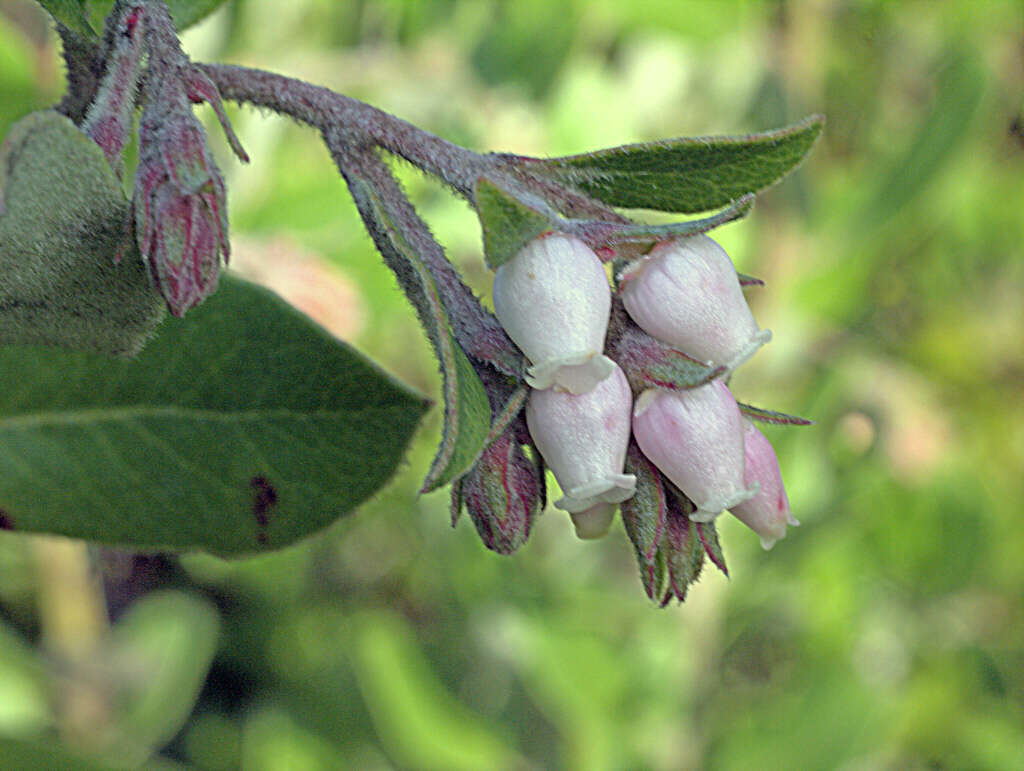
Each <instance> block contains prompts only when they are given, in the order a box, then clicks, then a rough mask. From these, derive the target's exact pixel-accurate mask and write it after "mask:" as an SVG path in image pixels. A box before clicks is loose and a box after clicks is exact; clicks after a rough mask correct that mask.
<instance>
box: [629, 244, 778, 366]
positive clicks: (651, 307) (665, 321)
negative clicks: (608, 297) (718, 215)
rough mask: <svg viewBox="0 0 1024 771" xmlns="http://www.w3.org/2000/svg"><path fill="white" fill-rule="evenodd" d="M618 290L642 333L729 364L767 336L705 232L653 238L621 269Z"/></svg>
mask: <svg viewBox="0 0 1024 771" xmlns="http://www.w3.org/2000/svg"><path fill="white" fill-rule="evenodd" d="M619 292H620V294H621V296H622V304H623V305H624V306H625V307H626V310H627V311H628V313H629V315H630V316H631V317H632V318H633V321H635V322H636V323H637V325H638V326H640V327H641V328H642V329H643V330H644V331H645V332H647V334H649V335H651V336H652V337H656V338H658V339H659V340H661V341H663V342H666V343H668V344H669V345H671V346H672V347H673V348H677V349H678V350H680V351H682V352H683V353H686V354H689V355H690V356H693V357H695V358H697V359H700V360H701V361H705V362H708V363H709V364H711V365H714V366H719V365H725V366H726V367H727V368H728V369H730V370H733V369H735V368H736V367H738V366H739V365H740V364H742V363H743V362H745V361H746V360H747V359H749V358H750V357H751V356H753V355H754V352H755V351H757V349H758V348H760V347H761V346H762V345H764V344H765V343H766V342H768V340H770V339H771V332H770V331H768V330H759V329H758V327H757V322H755V321H754V317H753V316H752V315H751V313H750V308H749V307H747V301H746V299H745V298H744V297H743V290H742V289H741V288H740V282H739V278H738V277H737V276H736V269H735V268H734V267H733V264H732V261H731V260H730V259H729V255H728V254H726V253H725V250H724V249H722V247H720V246H719V245H718V244H717V243H715V242H714V241H712V240H711V239H710V238H709V237H708V236H705V235H699V236H690V237H687V238H678V239H675V240H674V241H666V242H664V243H661V244H658V246H656V247H654V249H652V250H651V253H650V254H649V255H647V257H645V258H644V259H642V260H638V261H637V262H635V263H633V264H632V265H631V266H629V267H628V268H627V269H626V270H625V271H624V272H623V274H622V276H621V280H620V285H619Z"/></svg>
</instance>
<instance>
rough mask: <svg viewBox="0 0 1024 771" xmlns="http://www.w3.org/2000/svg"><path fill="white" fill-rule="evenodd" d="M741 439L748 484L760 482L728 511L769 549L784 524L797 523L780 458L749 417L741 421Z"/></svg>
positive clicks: (781, 533) (780, 533)
mask: <svg viewBox="0 0 1024 771" xmlns="http://www.w3.org/2000/svg"><path fill="white" fill-rule="evenodd" d="M743 422H744V423H745V424H746V425H745V427H744V428H745V430H744V434H743V442H744V446H745V449H746V475H745V480H746V483H747V484H748V485H753V484H758V485H760V488H761V489H760V491H759V492H758V493H757V495H755V496H754V497H753V498H751V499H750V500H748V501H744V502H743V503H740V504H738V505H736V506H733V507H732V508H731V509H730V511H731V512H732V513H733V515H734V516H735V517H736V518H737V519H738V520H740V522H742V523H743V524H745V525H746V526H747V527H749V528H750V529H751V530H753V531H754V532H755V533H757V534H758V535H759V536H761V546H763V547H764V548H765V549H770V548H772V546H774V545H775V542H776V541H777V540H779V539H780V538H785V537H786V525H787V524H789V525H799V524H800V523H799V522H797V521H796V519H794V517H793V514H792V512H791V511H790V510H789V497H788V496H787V495H786V488H785V487H784V486H783V484H782V472H781V471H779V460H778V458H777V457H776V456H775V450H774V449H773V448H772V445H771V442H769V441H768V439H767V437H765V435H764V434H762V433H761V432H760V431H759V430H758V429H757V427H756V426H755V425H754V424H753V423H751V422H750V421H749V420H744V421H743Z"/></svg>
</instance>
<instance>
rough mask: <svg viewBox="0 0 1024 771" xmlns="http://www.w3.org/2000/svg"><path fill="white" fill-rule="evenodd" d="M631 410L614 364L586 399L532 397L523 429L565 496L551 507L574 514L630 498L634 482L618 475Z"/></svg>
mask: <svg viewBox="0 0 1024 771" xmlns="http://www.w3.org/2000/svg"><path fill="white" fill-rule="evenodd" d="M632 404H633V395H632V393H631V392H630V390H629V383H627V382H626V376H625V375H624V374H622V370H621V369H619V368H618V366H616V365H615V364H614V363H613V364H612V373H611V375H610V376H609V377H607V378H605V379H604V380H602V381H601V382H599V383H598V384H597V385H596V386H595V387H594V388H593V390H591V391H588V392H587V393H585V394H578V395H576V394H571V393H568V392H566V391H562V390H560V389H557V388H550V389H547V390H543V391H539V390H534V391H531V393H530V400H529V402H527V405H526V425H527V426H528V427H529V429H530V436H531V437H533V441H534V443H536V445H537V449H539V450H540V454H541V455H542V456H543V457H544V461H545V462H546V463H547V465H548V467H549V468H550V469H551V471H552V472H553V473H554V475H555V479H557V480H558V484H559V485H560V486H561V488H562V490H563V492H564V493H565V495H564V496H563V497H562V498H560V499H559V500H557V501H555V506H557V507H558V508H560V509H564V510H565V511H568V512H570V513H573V514H575V513H579V512H583V511H586V510H587V509H590V508H591V507H593V506H595V505H596V504H598V503H619V502H621V501H624V500H626V499H627V498H631V497H632V496H633V493H634V492H635V491H636V477H635V476H633V475H632V474H623V473H622V467H623V465H624V464H625V460H626V446H627V445H628V444H629V413H630V408H631V407H632Z"/></svg>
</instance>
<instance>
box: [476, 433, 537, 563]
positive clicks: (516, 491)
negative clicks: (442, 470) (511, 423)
mask: <svg viewBox="0 0 1024 771" xmlns="http://www.w3.org/2000/svg"><path fill="white" fill-rule="evenodd" d="M543 483H544V480H543V477H542V475H541V472H540V470H539V469H538V467H537V464H535V463H533V462H532V461H531V460H530V459H529V458H527V457H526V453H525V452H524V451H523V448H522V447H521V446H520V445H519V443H518V442H516V441H515V439H514V438H513V437H512V436H511V432H508V433H505V434H503V435H502V436H500V437H498V439H496V440H495V441H494V442H493V443H492V444H491V445H490V446H489V447H487V448H486V449H485V450H484V451H483V453H482V454H481V455H480V459H479V460H478V461H477V463H476V465H475V466H474V467H473V468H472V469H471V470H470V472H469V473H468V474H467V475H466V476H465V477H464V478H463V479H462V480H461V496H462V502H463V503H464V504H465V506H466V509H467V510H468V511H469V516H470V517H471V518H472V520H473V524H474V525H476V530H477V532H478V533H479V534H480V539H481V540H482V541H483V542H484V546H486V547H487V548H488V549H491V550H492V551H496V552H498V553H499V554H511V553H512V552H514V551H515V550H516V549H518V548H519V547H520V546H522V545H523V544H524V543H525V542H526V539H527V537H528V536H529V535H530V528H531V526H532V525H533V519H534V517H535V516H536V515H537V513H538V512H539V511H540V500H541V485H542V484H543Z"/></svg>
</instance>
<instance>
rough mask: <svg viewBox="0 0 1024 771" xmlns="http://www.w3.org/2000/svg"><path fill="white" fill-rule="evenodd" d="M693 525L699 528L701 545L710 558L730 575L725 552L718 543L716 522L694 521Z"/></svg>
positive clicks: (723, 571)
mask: <svg viewBox="0 0 1024 771" xmlns="http://www.w3.org/2000/svg"><path fill="white" fill-rule="evenodd" d="M693 527H695V528H696V530H697V535H698V536H699V538H700V543H701V546H703V547H704V552H705V553H706V554H707V555H708V559H710V560H711V562H712V563H713V564H714V566H715V567H716V568H718V569H719V570H721V571H722V573H723V574H724V575H726V576H728V575H729V569H728V568H727V567H726V566H725V554H724V553H723V552H722V546H721V544H720V543H718V529H717V528H716V527H715V523H714V522H694V523H693Z"/></svg>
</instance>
